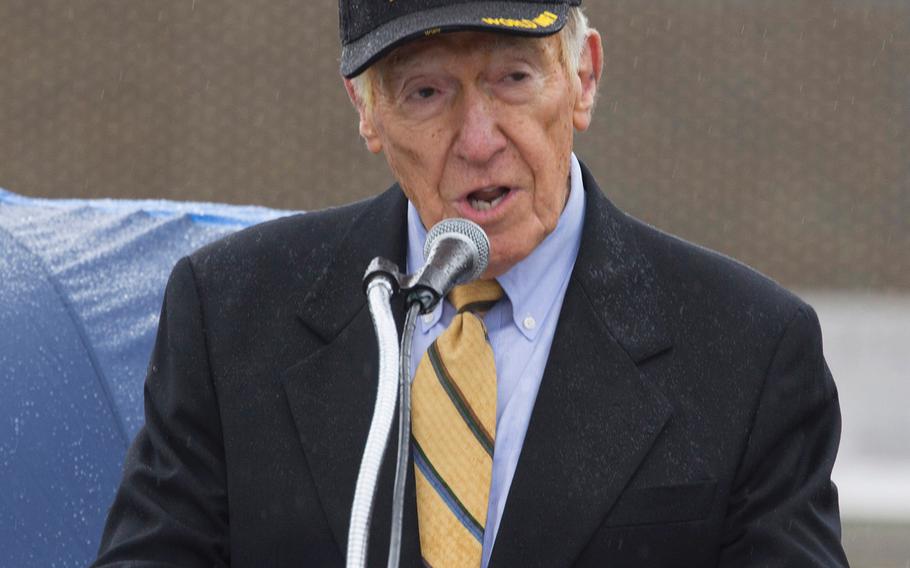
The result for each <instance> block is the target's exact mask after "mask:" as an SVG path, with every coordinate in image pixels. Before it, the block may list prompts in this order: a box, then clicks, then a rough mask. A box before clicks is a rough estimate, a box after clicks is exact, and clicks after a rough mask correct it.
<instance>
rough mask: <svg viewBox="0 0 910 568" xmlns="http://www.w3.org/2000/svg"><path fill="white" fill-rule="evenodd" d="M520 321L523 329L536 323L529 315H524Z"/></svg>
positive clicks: (529, 327) (531, 327)
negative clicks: (523, 318)
mask: <svg viewBox="0 0 910 568" xmlns="http://www.w3.org/2000/svg"><path fill="white" fill-rule="evenodd" d="M521 323H522V324H523V325H524V326H525V329H534V327H535V326H536V325H537V321H535V320H534V318H533V317H531V316H528V317H526V318H525V320H524V321H523V322H521Z"/></svg>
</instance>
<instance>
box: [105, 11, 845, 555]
mask: <svg viewBox="0 0 910 568" xmlns="http://www.w3.org/2000/svg"><path fill="white" fill-rule="evenodd" d="M578 3H579V2H578V1H577V0H576V1H572V0H568V1H562V2H559V1H550V2H536V1H531V0H526V1H522V2H514V1H504V0H501V1H497V2H447V1H442V0H420V1H418V0H388V1H387V0H369V1H355V0H341V1H340V17H341V33H342V43H343V54H342V61H341V68H342V74H343V75H344V76H345V86H346V88H347V90H348V93H349V95H350V98H351V100H352V101H353V102H354V105H355V107H356V109H357V111H358V114H359V118H360V133H361V135H362V136H363V139H364V140H365V142H366V145H367V147H368V148H369V150H370V151H372V152H377V153H378V152H382V153H383V154H384V155H385V157H386V159H387V161H388V164H389V167H390V168H391V170H392V172H393V173H394V175H395V178H396V179H397V180H398V184H397V185H395V186H394V187H392V188H391V189H389V190H388V191H386V192H385V193H383V194H381V195H379V196H378V197H375V198H373V199H371V200H368V201H365V202H362V203H357V204H354V205H350V206H347V207H342V208H338V209H333V210H328V211H323V212H314V213H309V214H306V215H302V216H296V217H291V218H287V219H283V220H279V221H275V222H272V223H269V224H266V225H262V226H258V227H254V228H252V229H249V230H247V231H244V232H242V233H239V234H236V235H234V236H232V237H229V238H227V239H226V240H223V241H221V242H218V243H215V244H213V245H210V246H208V247H206V248H204V249H202V250H200V251H198V252H196V253H195V254H193V255H191V256H190V257H189V258H185V259H183V260H181V261H180V262H179V263H178V264H177V266H176V268H175V269H174V272H173V275H172V277H171V280H170V282H169V284H168V288H167V293H166V298H165V303H164V308H163V311H162V317H161V324H160V329H159V335H158V340H157V343H156V347H155V351H154V354H153V357H152V361H151V365H150V367H149V375H148V379H147V382H146V425H145V428H144V429H143V430H142V431H141V432H140V434H139V435H138V437H137V439H136V441H135V443H134V444H133V447H132V448H131V450H130V453H129V456H128V459H127V462H126V465H125V474H124V480H123V484H122V486H121V488H120V491H119V493H118V494H117V497H116V500H115V502H114V505H113V507H112V509H111V512H110V517H109V520H108V524H107V528H106V530H105V534H104V538H103V542H102V545H101V551H100V554H99V559H98V561H97V563H96V565H97V566H115V565H124V566H126V565H129V566H157V565H174V566H222V565H229V564H230V565H235V566H298V565H306V566H339V565H341V564H342V563H343V562H344V551H345V549H346V540H347V527H348V519H349V514H350V511H351V503H352V496H353V488H354V483H355V480H356V476H357V470H358V465H359V461H360V453H361V451H362V449H363V447H364V442H365V439H366V434H367V430H368V424H369V420H370V416H371V411H372V405H373V401H374V398H375V392H376V367H377V361H376V359H377V353H376V348H375V345H374V339H373V332H372V326H371V322H370V318H369V315H368V313H367V310H366V309H365V308H364V305H365V300H364V296H363V293H362V290H361V276H362V274H363V272H364V269H365V268H366V266H367V264H368V263H369V261H370V259H372V258H373V257H376V256H385V257H388V258H392V259H395V260H397V261H398V262H399V263H400V265H402V266H404V265H406V266H407V267H409V268H410V269H412V270H413V269H415V268H417V267H419V266H420V265H421V264H422V263H423V261H424V258H423V253H422V247H423V244H424V241H425V239H426V232H427V228H428V227H431V226H432V225H434V224H435V223H437V222H438V221H440V220H442V219H445V218H450V217H464V218H467V219H469V220H472V221H474V222H476V223H478V224H479V225H481V226H482V227H483V228H484V229H485V230H486V232H487V233H488V235H489V237H490V240H491V244H492V256H491V262H490V264H489V268H488V269H487V272H486V273H485V274H484V275H483V277H482V280H481V281H480V283H479V284H475V285H471V286H469V287H467V288H456V290H455V291H453V295H452V296H450V297H449V299H448V300H447V301H446V302H444V303H441V304H440V305H439V306H438V307H437V308H436V310H435V311H434V312H433V313H430V314H427V315H425V316H424V317H423V318H422V320H421V321H420V322H419V325H418V328H417V332H416V334H415V337H414V343H413V351H414V361H415V368H414V369H412V376H413V377H414V379H413V388H414V400H413V405H414V408H413V415H412V426H413V432H414V437H413V443H412V447H413V449H414V452H413V454H414V459H413V467H412V468H409V472H410V473H411V475H410V476H409V478H408V485H407V491H406V504H405V518H404V535H403V552H402V564H403V565H406V566H420V565H421V563H423V564H424V565H429V566H434V567H435V568H439V567H440V566H478V565H480V566H506V567H518V566H522V567H523V566H546V567H557V566H610V567H648V566H654V567H662V566H687V567H697V566H724V567H743V566H793V567H806V566H824V567H832V566H846V564H847V562H846V559H845V558H844V554H843V552H842V550H841V546H840V542H839V541H840V526H839V519H838V511H837V494H836V490H835V488H834V486H833V485H832V483H831V480H830V472H831V467H832V465H833V462H834V458H835V454H836V451H837V444H838V437H839V428H840V423H839V422H840V417H839V410H838V403H837V394H836V390H835V387H834V384H833V381H832V378H831V376H830V374H829V372H828V369H827V367H826V365H825V361H824V358H823V356H822V349H821V338H820V333H819V329H818V324H817V321H816V317H815V315H814V313H813V311H812V309H811V308H810V307H808V306H807V305H805V304H804V303H803V302H801V301H800V300H799V299H798V298H796V297H795V296H793V295H791V294H789V293H788V292H786V291H784V290H782V289H781V288H780V287H778V286H777V285H776V284H774V283H773V282H771V281H770V280H768V279H766V278H764V277H762V276H760V275H758V274H756V273H755V272H753V271H751V270H750V269H748V268H747V267H744V266H742V265H741V264H738V263H736V262H734V261H732V260H730V259H728V258H725V257H723V256H720V255H718V254H715V253H712V252H710V251H706V250H704V249H700V248H698V247H696V246H693V245H691V244H688V243H686V242H684V241H681V240H679V239H676V238H673V237H670V236H668V235H665V234H663V233H660V232H659V231H657V230H655V229H653V228H651V227H648V226H646V225H644V224H642V223H640V222H638V221H636V220H634V219H632V218H630V217H628V216H626V215H625V214H623V213H621V212H620V211H618V210H617V209H616V208H615V207H614V206H613V205H612V204H611V203H610V202H609V201H608V200H607V199H606V198H605V197H604V195H603V193H602V192H601V190H600V188H599V187H598V186H597V183H596V182H595V181H594V179H593V177H592V176H591V174H590V172H589V171H588V170H587V169H586V168H585V166H584V165H583V164H582V163H581V162H580V161H579V160H578V159H577V158H576V157H575V155H574V154H573V153H572V147H573V135H574V131H576V130H577V131H582V130H585V129H586V128H587V127H588V126H589V124H590V122H591V119H592V113H593V109H594V101H595V97H596V93H597V87H598V83H599V80H600V78H601V64H602V57H603V56H602V49H601V39H600V36H599V35H598V33H597V32H596V31H595V30H593V29H590V28H589V27H588V24H587V21H586V19H585V17H584V15H583V14H582V13H581V10H580V8H579V7H578V6H577V4H578ZM593 158H594V159H596V157H593ZM466 303H467V304H470V305H469V306H467V307H465V306H463V304H466ZM396 310H397V313H398V315H399V317H400V316H401V314H402V313H403V308H402V306H401V305H398V306H397V307H396ZM417 361H420V363H419V365H418V364H417ZM393 461H394V460H391V459H387V460H386V463H385V465H384V473H383V475H382V476H381V477H380V490H379V494H378V496H377V501H376V507H375V512H374V521H373V529H372V530H373V532H372V538H371V542H372V544H373V546H372V548H371V557H370V563H371V565H377V566H378V565H382V564H384V563H385V561H384V557H385V554H386V550H387V549H386V543H387V542H388V535H389V529H388V519H389V518H390V508H391V481H392V476H393V469H394V464H393V463H392V462H393Z"/></svg>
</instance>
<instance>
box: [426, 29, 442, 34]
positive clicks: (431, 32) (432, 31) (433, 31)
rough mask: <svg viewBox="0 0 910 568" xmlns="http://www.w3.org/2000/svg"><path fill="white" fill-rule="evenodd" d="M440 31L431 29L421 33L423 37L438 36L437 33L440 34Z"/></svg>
mask: <svg viewBox="0 0 910 568" xmlns="http://www.w3.org/2000/svg"><path fill="white" fill-rule="evenodd" d="M441 31H442V29H440V28H432V29H429V30H425V31H424V32H423V35H425V36H431V35H436V34H438V33H439V32H441Z"/></svg>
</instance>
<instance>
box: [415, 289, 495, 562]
mask: <svg viewBox="0 0 910 568" xmlns="http://www.w3.org/2000/svg"><path fill="white" fill-rule="evenodd" d="M502 295H503V292H502V288H501V287H500V286H499V283H497V282H496V281H495V280H476V281H474V282H471V283H469V284H465V285H462V286H457V287H455V289H454V290H452V292H451V293H449V302H451V304H452V305H453V306H454V307H455V310H456V311H457V314H456V315H455V317H454V318H452V323H450V324H449V327H448V328H446V330H445V331H444V332H443V333H442V334H441V335H440V336H439V337H438V338H437V339H436V341H434V342H433V344H432V345H430V347H429V349H427V352H426V354H425V355H424V357H423V359H421V361H420V364H419V365H418V366H417V372H416V374H415V376H414V382H413V386H412V401H411V427H412V432H413V447H414V469H415V476H416V480H417V482H416V485H417V519H418V526H419V531H420V552H421V556H422V557H423V560H424V563H425V564H426V565H429V566H431V567H432V568H446V567H449V566H452V567H455V566H458V567H463V566H470V567H478V566H480V560H481V551H482V548H483V531H484V525H485V524H486V520H487V501H488V499H489V496H490V479H491V477H492V473H493V441H494V437H495V435H496V364H495V362H494V360H493V349H492V348H491V347H490V343H489V340H488V338H487V334H486V328H485V327H484V325H483V320H482V318H483V314H484V313H486V312H487V311H488V310H489V309H490V308H491V307H492V306H493V304H495V303H496V302H497V301H498V300H499V299H500V298H502Z"/></svg>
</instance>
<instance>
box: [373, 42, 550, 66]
mask: <svg viewBox="0 0 910 568" xmlns="http://www.w3.org/2000/svg"><path fill="white" fill-rule="evenodd" d="M420 41H425V40H417V42H420ZM487 45H488V46H489V48H490V49H502V50H505V51H507V52H511V53H514V54H516V55H521V54H532V55H535V56H541V55H543V54H544V52H545V51H546V43H545V42H543V41H540V40H539V39H537V38H526V37H519V36H510V35H505V34H497V35H496V36H495V37H494V38H493V39H492V40H490V41H489V42H488V43H487ZM404 47H405V46H401V47H398V48H396V49H394V50H393V51H392V52H391V53H390V54H389V55H387V56H386V58H385V67H386V70H387V71H392V72H394V70H395V69H396V68H398V69H400V70H403V69H404V68H406V67H408V66H409V65H414V64H415V63H414V62H415V61H416V60H418V59H419V58H421V57H422V56H424V55H425V54H426V53H427V51H430V50H434V48H428V49H404ZM477 49H480V48H477ZM442 50H443V53H444V52H445V51H446V48H442ZM511 53H510V54H511Z"/></svg>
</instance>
